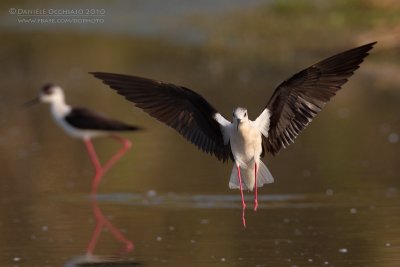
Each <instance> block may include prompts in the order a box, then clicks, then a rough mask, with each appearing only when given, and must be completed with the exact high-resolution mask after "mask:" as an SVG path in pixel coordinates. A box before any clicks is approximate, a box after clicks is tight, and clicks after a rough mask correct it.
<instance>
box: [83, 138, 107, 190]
mask: <svg viewBox="0 0 400 267" xmlns="http://www.w3.org/2000/svg"><path fill="white" fill-rule="evenodd" d="M84 142H85V145H86V149H87V151H88V153H89V157H90V160H91V161H92V164H93V166H94V170H95V174H94V177H93V180H92V194H95V193H96V191H97V186H98V184H99V183H100V180H101V177H102V176H103V175H104V172H103V169H102V167H101V164H100V161H99V158H98V157H97V154H96V151H95V149H94V147H93V143H92V141H91V140H90V139H85V140H84Z"/></svg>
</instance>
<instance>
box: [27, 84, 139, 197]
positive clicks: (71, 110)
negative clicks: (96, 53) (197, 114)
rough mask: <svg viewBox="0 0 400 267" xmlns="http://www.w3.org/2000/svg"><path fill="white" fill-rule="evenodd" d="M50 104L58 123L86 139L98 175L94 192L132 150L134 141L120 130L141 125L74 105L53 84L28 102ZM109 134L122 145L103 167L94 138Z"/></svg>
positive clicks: (93, 186) (94, 183)
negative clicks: (116, 164) (125, 136)
mask: <svg viewBox="0 0 400 267" xmlns="http://www.w3.org/2000/svg"><path fill="white" fill-rule="evenodd" d="M40 102H42V103H49V104H50V112H51V114H52V116H53V118H54V120H55V121H56V123H57V124H58V125H59V126H60V127H61V128H63V129H64V131H65V132H66V133H67V134H69V135H70V136H72V137H75V138H79V139H82V140H83V141H84V142H85V145H86V149H87V151H88V153H89V156H90V159H91V162H92V164H93V166H94V168H95V176H94V178H93V183H92V193H95V192H96V191H97V186H98V184H99V182H100V180H101V177H102V176H103V175H104V174H105V173H106V172H107V171H108V170H109V169H110V168H111V167H112V166H113V165H114V164H115V163H116V162H117V161H118V160H119V159H120V158H121V157H122V156H123V155H124V154H125V153H126V152H127V151H128V150H129V149H130V147H131V142H130V141H129V140H128V139H126V138H123V137H120V136H118V135H116V134H115V133H117V132H123V131H136V130H139V129H140V128H139V127H136V126H132V125H128V124H125V123H123V122H120V121H117V120H114V119H110V118H108V117H105V116H104V115H102V114H99V113H97V112H94V111H91V110H89V109H86V108H80V107H71V106H69V105H68V104H67V103H66V102H65V95H64V92H63V90H62V89H61V87H59V86H57V85H54V84H46V85H44V86H43V87H42V89H41V91H40V94H39V96H38V97H37V98H35V99H33V100H31V101H29V102H27V103H26V105H28V106H30V105H32V104H36V103H40ZM100 136H110V137H112V138H114V139H115V140H117V141H118V142H120V143H121V144H122V148H121V149H120V150H119V151H118V152H117V153H115V154H114V155H113V156H112V157H111V158H110V159H109V160H108V161H107V162H106V163H105V164H104V165H103V166H102V165H101V163H100V161H99V159H98V157H97V154H96V151H95V149H94V146H93V143H92V141H91V139H92V138H95V137H100Z"/></svg>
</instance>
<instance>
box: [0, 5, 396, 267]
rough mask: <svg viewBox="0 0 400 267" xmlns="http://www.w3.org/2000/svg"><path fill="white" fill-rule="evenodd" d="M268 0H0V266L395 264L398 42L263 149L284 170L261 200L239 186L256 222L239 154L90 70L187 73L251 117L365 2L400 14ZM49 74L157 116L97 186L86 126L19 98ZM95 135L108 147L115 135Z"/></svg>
mask: <svg viewBox="0 0 400 267" xmlns="http://www.w3.org/2000/svg"><path fill="white" fill-rule="evenodd" d="M187 2H188V3H194V2H195V1H187ZM259 2H261V1H252V2H251V3H250V4H248V5H247V6H246V4H245V2H243V1H237V2H236V3H237V6H235V5H232V6H230V7H229V8H225V6H224V5H219V6H218V8H217V9H216V10H214V9H213V6H212V3H210V2H204V4H203V5H200V4H197V5H194V4H193V5H194V6H190V5H189V4H187V5H182V7H181V9H179V10H178V9H173V8H168V7H159V6H158V7H157V5H156V4H155V2H154V1H149V4H146V3H145V2H142V1H137V2H135V3H134V4H133V5H132V6H131V5H129V4H128V2H124V1H121V2H118V4H115V5H110V4H108V5H107V4H106V3H102V2H101V3H102V4H101V7H102V8H105V9H106V10H107V15H106V17H105V22H104V24H102V25H98V24H95V25H63V26H61V25H31V24H29V25H28V24H24V25H21V24H17V22H15V17H13V16H12V15H10V14H8V13H7V12H8V10H9V8H10V7H11V4H2V6H3V10H4V14H3V16H2V26H1V40H2V45H1V47H2V49H1V50H0V60H1V61H0V62H1V64H0V70H1V72H0V73H1V74H0V75H1V78H2V79H1V81H2V82H1V95H0V103H1V105H0V151H1V153H0V162H1V163H2V164H1V167H2V168H1V169H2V175H1V177H2V180H1V181H2V183H1V184H2V186H1V187H0V193H1V194H0V214H1V215H0V237H1V238H0V251H1V253H0V266H288V267H294V266H299V267H300V266H400V192H399V189H400V179H399V173H400V165H399V156H400V151H399V148H400V147H399V144H400V140H399V135H400V120H399V106H400V105H399V104H400V91H399V85H400V82H399V79H398V78H397V75H398V73H399V70H400V69H399V66H400V65H399V64H400V55H399V53H398V51H397V50H396V49H394V48H392V47H391V46H389V45H388V43H387V42H385V41H384V40H383V41H381V40H380V39H379V36H374V35H373V36H374V37H377V38H376V39H374V40H378V41H381V43H380V44H378V46H377V47H376V49H375V50H374V51H373V53H372V55H371V56H370V57H369V58H368V59H367V61H366V62H364V63H363V65H362V67H361V69H360V70H358V71H357V72H356V75H355V76H354V77H353V78H352V79H351V81H350V82H349V83H347V84H346V86H345V87H344V90H343V91H341V92H339V94H338V95H337V96H336V97H335V98H334V100H333V101H332V103H330V104H329V105H327V107H326V109H325V110H324V111H323V112H321V114H320V115H319V116H318V117H317V118H316V119H315V120H314V121H313V122H312V123H311V125H310V126H309V127H308V128H307V129H306V130H305V131H304V132H303V133H302V134H301V135H300V136H299V138H298V139H297V140H296V142H295V144H293V145H291V146H290V147H289V148H287V149H286V150H285V151H283V152H282V153H281V154H280V155H279V156H278V157H275V158H273V157H271V156H267V157H266V158H265V159H264V162H266V164H267V166H268V167H269V169H270V171H271V172H272V174H273V175H274V177H275V183H274V184H272V185H268V186H267V187H264V188H262V189H260V190H259V194H260V196H259V198H260V201H259V202H260V206H259V209H258V211H257V212H254V211H253V210H252V207H253V203H252V194H251V193H248V192H247V193H246V201H247V204H248V209H247V211H246V217H247V228H246V229H243V227H242V225H241V219H240V216H241V203H240V195H239V192H238V191H231V190H229V189H228V178H229V175H230V171H231V168H232V166H231V163H229V164H222V163H220V162H218V161H217V160H215V159H214V158H212V157H210V156H208V155H204V154H202V153H200V152H198V151H197V149H196V148H195V147H193V146H192V145H191V144H189V143H188V142H186V141H185V140H183V139H182V138H181V137H180V136H179V135H178V134H176V133H175V132H174V131H173V130H171V129H169V128H167V127H165V126H164V125H161V124H160V123H158V122H156V121H155V120H153V119H151V118H150V117H149V116H147V115H146V114H144V113H143V112H140V111H139V110H137V109H133V108H132V106H131V105H130V104H129V103H128V102H126V101H125V100H123V99H122V98H121V97H119V96H117V95H116V94H114V93H113V92H112V91H111V90H109V89H108V88H107V87H106V86H103V85H102V84H101V83H100V82H99V81H98V80H95V79H94V78H93V77H91V76H90V75H88V74H87V72H89V71H110V72H119V73H130V74H136V75H142V76H146V77H153V78H156V79H160V80H166V81H170V82H174V83H177V84H182V85H185V86H187V87H189V88H193V89H194V90H196V91H198V92H200V93H201V94H202V95H204V96H205V97H206V98H207V99H208V100H210V102H211V103H212V104H213V105H214V106H215V107H216V108H217V109H218V110H220V111H221V113H222V114H224V115H226V116H227V117H229V114H231V110H232V108H233V107H235V106H237V105H242V106H245V107H248V109H249V113H250V114H249V115H250V117H251V118H254V117H255V116H256V115H257V114H258V113H259V112H260V111H261V110H262V108H263V107H264V105H265V104H266V102H267V101H268V99H269V97H270V95H271V94H272V92H273V89H274V88H275V87H276V85H277V84H278V83H279V82H281V81H282V80H284V79H285V78H287V77H289V76H290V75H291V74H293V73H295V72H296V71H298V70H300V69H301V68H303V67H306V66H308V65H310V64H313V63H315V62H316V61H318V60H320V59H322V58H324V57H326V56H330V55H332V54H333V53H335V52H339V51H341V50H342V49H346V48H350V47H351V46H353V45H356V43H357V42H358V40H359V38H362V36H364V35H365V33H366V32H368V31H369V30H370V31H371V32H373V26H374V25H375V24H374V23H372V22H371V24H369V23H370V22H368V18H371V21H375V20H379V21H380V23H383V25H386V24H385V23H388V25H390V26H392V25H393V24H395V23H397V22H399V21H400V18H399V16H398V15H395V14H394V13H393V14H392V11H393V10H397V9H393V10H391V9H384V8H382V7H379V6H377V7H374V6H373V5H372V4H371V5H372V7H370V6H363V5H361V7H360V6H358V5H357V4H356V3H358V2H351V3H352V4H350V6H345V7H343V6H340V5H338V6H321V5H317V4H315V6H314V4H311V3H313V2H309V3H310V4H309V6H307V5H305V6H300V7H296V6H290V5H289V6H285V5H284V4H276V5H272V4H262V5H260V4H259ZM99 5H100V4H99ZM353 5H355V7H356V8H354V6H353ZM12 6H13V7H16V8H18V7H19V6H21V7H24V8H26V7H27V6H29V4H27V3H25V4H24V3H21V4H19V5H16V4H15V3H14V4H13V5H12ZM45 6H46V5H45ZM199 6H201V7H202V8H200V7H199ZM46 7H47V6H46ZM62 7H64V6H62ZM243 7H246V8H245V9H244V10H243ZM32 8H36V6H34V7H33V6H32ZM239 8H241V10H239ZM352 8H353V9H352ZM315 9H318V10H319V12H314V11H315ZM210 10H213V12H210ZM131 11H132V12H131ZM130 12H131V13H130ZM324 12H325V13H324ZM326 12H327V13H326ZM127 13H128V14H130V15H131V16H128V14H127ZM162 14H164V15H162ZM323 14H328V15H329V16H325V15H323ZM360 14H362V18H363V19H362V20H358V19H357V18H360ZM396 14H400V12H397V13H396ZM338 16H339V17H338ZM131 17H132V20H131ZM294 17H296V23H294V21H292V20H288V19H285V18H294ZM325 17H327V18H326V19H325ZM155 18H157V19H155ZM372 18H373V19H375V20H373V19H372ZM316 20H318V21H319V22H320V23H319V24H320V25H315V23H312V22H313V21H316ZM354 21H357V23H355V22H354ZM294 26H298V27H300V30H294V28H293V27H294ZM149 28H150V30H149ZM327 29H328V31H327ZM327 32H329V34H328V33H327ZM283 33H284V34H283ZM332 36H334V37H332ZM327 38H329V39H327ZM311 40H312V41H311ZM328 40H329V41H328ZM368 41H373V40H368ZM49 81H51V82H55V83H58V84H60V85H61V86H62V87H64V88H65V91H66V94H67V100H68V102H69V103H71V104H73V105H78V106H79V105H86V106H88V107H90V108H92V109H94V110H98V111H102V112H104V113H106V114H108V115H110V116H113V117H116V118H119V119H121V120H124V121H126V122H129V123H132V124H136V125H140V126H142V127H144V128H146V131H143V132H138V133H135V134H126V135H124V136H125V137H127V138H129V139H130V140H132V142H133V148H132V150H131V151H130V152H129V153H128V154H127V155H126V156H125V157H124V158H123V159H122V160H121V161H120V162H119V163H118V164H117V165H116V166H115V167H114V168H113V169H112V170H111V171H110V172H109V173H108V174H107V175H106V176H105V178H104V180H103V181H102V183H101V185H100V188H99V193H98V195H97V197H96V198H95V199H91V198H90V197H89V193H88V192H89V191H90V182H91V177H92V175H93V173H92V167H91V165H90V161H89V159H88V157H87V155H86V152H85V148H84V145H83V143H82V142H81V141H79V140H75V139H72V138H70V137H68V136H66V135H65V134H64V133H63V132H62V131H61V130H60V129H59V128H58V127H57V126H56V125H55V124H54V122H53V121H52V120H51V118H50V116H49V112H48V107H46V106H44V105H43V106H38V107H35V108H32V109H23V108H21V106H20V105H21V104H22V103H23V102H25V101H27V100H29V99H31V98H33V97H34V96H36V94H37V92H38V89H39V88H40V86H41V85H42V84H44V83H46V82H49ZM94 142H95V146H96V149H97V151H98V152H99V154H100V155H101V158H102V160H106V159H107V158H108V157H109V156H110V155H111V154H112V153H114V151H116V150H117V149H118V144H116V143H115V142H114V141H113V140H111V139H99V140H95V141H94Z"/></svg>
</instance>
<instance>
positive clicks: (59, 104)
mask: <svg viewBox="0 0 400 267" xmlns="http://www.w3.org/2000/svg"><path fill="white" fill-rule="evenodd" d="M50 105H51V106H50V108H51V113H52V114H53V116H54V117H56V118H61V117H64V116H66V115H67V114H68V113H69V112H70V111H71V106H69V105H67V103H65V100H64V98H57V99H55V100H54V101H52V102H51V104H50Z"/></svg>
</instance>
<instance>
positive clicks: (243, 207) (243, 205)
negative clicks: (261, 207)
mask: <svg viewBox="0 0 400 267" xmlns="http://www.w3.org/2000/svg"><path fill="white" fill-rule="evenodd" d="M236 168H237V172H238V177H239V186H240V195H241V197H242V223H243V227H245V228H246V219H245V217H244V211H245V209H246V203H245V202H244V197H243V185H242V176H241V175H240V167H239V165H236Z"/></svg>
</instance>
